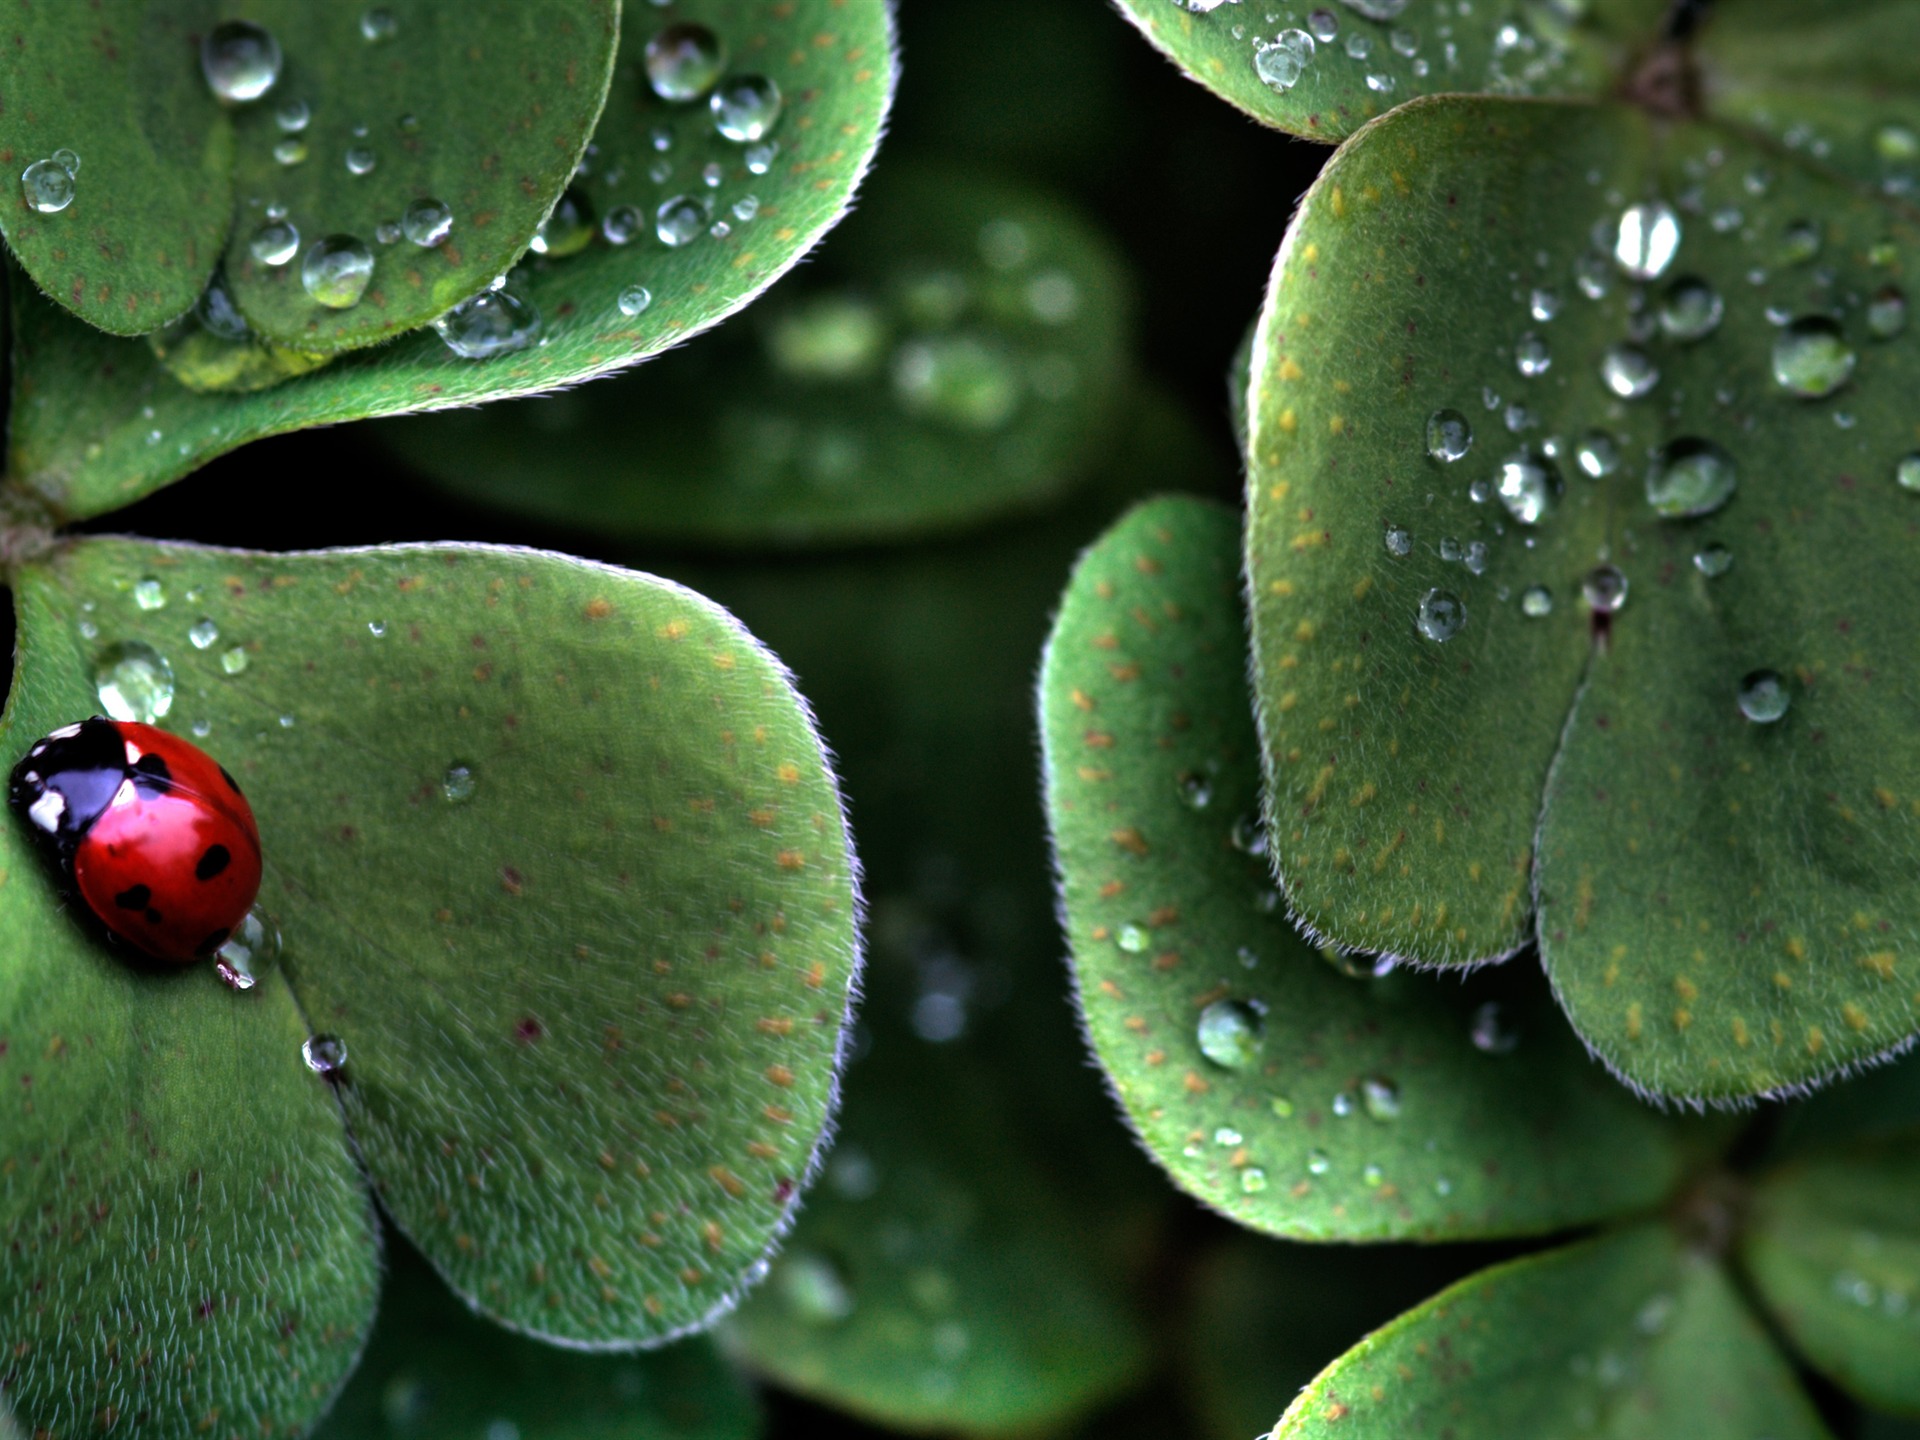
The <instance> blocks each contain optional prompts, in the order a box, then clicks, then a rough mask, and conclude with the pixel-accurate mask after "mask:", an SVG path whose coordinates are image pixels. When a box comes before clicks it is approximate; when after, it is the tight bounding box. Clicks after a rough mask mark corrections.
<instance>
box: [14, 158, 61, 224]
mask: <svg viewBox="0 0 1920 1440" xmlns="http://www.w3.org/2000/svg"><path fill="white" fill-rule="evenodd" d="M20 190H21V193H22V194H24V195H25V196H26V198H27V204H28V205H29V206H31V207H32V208H33V209H35V210H37V211H39V213H40V214H42V215H57V214H58V213H59V212H60V211H62V210H64V209H66V208H67V206H69V205H71V204H72V203H73V192H74V182H73V172H72V171H70V170H68V169H67V167H66V166H64V165H62V164H61V163H60V162H59V161H58V160H36V161H34V162H33V163H32V164H31V165H29V166H27V168H26V169H24V170H22V171H21V172H20Z"/></svg>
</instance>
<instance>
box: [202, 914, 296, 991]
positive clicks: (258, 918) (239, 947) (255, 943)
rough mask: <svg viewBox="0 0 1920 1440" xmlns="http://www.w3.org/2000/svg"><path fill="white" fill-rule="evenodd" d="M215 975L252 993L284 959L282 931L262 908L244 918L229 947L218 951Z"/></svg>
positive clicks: (215, 956)
mask: <svg viewBox="0 0 1920 1440" xmlns="http://www.w3.org/2000/svg"><path fill="white" fill-rule="evenodd" d="M213 959H214V966H213V968H214V973H215V974H217V975H218V976H219V977H220V979H221V980H222V981H223V982H224V983H225V984H227V985H229V986H231V987H232V988H233V989H235V990H251V989H253V987H254V986H256V985H258V984H259V983H260V982H261V981H262V980H264V979H266V978H267V976H268V975H269V974H270V973H272V970H273V967H274V965H275V963H276V962H278V960H279V959H280V928H279V927H278V926H277V925H275V924H274V923H273V921H272V920H271V919H269V918H268V917H267V916H266V915H264V914H262V913H261V911H260V909H259V907H258V906H255V907H254V908H253V909H251V910H249V911H248V912H247V913H246V915H245V916H243V917H242V918H241V921H240V925H239V928H237V929H236V930H235V931H234V932H233V934H232V935H230V936H228V937H227V942H226V944H224V945H222V946H221V947H220V948H219V949H218V950H216V951H214V956H213Z"/></svg>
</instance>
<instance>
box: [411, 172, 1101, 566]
mask: <svg viewBox="0 0 1920 1440" xmlns="http://www.w3.org/2000/svg"><path fill="white" fill-rule="evenodd" d="M1131 310H1132V296H1131V294H1130V287H1129V285H1128V281H1127V277H1126V274H1125V271H1124V269H1123V267H1122V264H1121V262H1120V259H1119V257H1118V256H1117V255H1115V254H1114V253H1113V251H1112V249H1111V247H1110V246H1109V245H1108V243H1107V242H1106V240H1105V239H1104V237H1103V236H1102V235H1101V234H1100V233H1099V231H1098V230H1097V229H1096V228H1094V227H1093V226H1092V225H1090V224H1089V223H1088V222H1087V221H1086V220H1085V219H1084V218H1083V217H1081V216H1080V215H1078V214H1076V213H1075V212H1074V211H1073V210H1072V209H1071V208H1070V207H1068V206H1066V205H1064V204H1061V203H1060V202H1058V201H1055V200H1053V199H1052V198H1050V197H1049V196H1047V195H1046V194H1045V193H1044V192H1036V191H1032V190H1028V189H1025V188H1022V187H1017V186H1012V185H1005V184H1000V183H996V182H994V181H992V180H990V179H988V178H985V177H983V176H981V175H979V174H977V173H974V172H970V171H967V170H954V169H947V168H942V167H928V166H919V167H915V166H911V165H908V166H904V167H903V166H902V165H900V164H898V163H895V164H890V165H889V166H888V167H887V168H886V169H885V170H883V171H882V172H881V174H879V175H878V176H877V177H876V178H875V180H874V182H873V185H872V187H871V189H870V190H869V192H868V193H867V195H866V196H865V198H864V200H863V203H862V205H861V207H860V211H859V213H858V214H857V215H856V216H855V217H854V218H853V219H851V220H850V221H849V223H848V224H847V225H846V227H845V228H844V229H843V230H841V231H839V232H838V233H836V234H835V236H834V239H833V243H832V244H831V245H829V246H827V247H826V249H825V251H824V252H823V253H822V255H821V259H820V263H819V264H818V265H817V266H814V267H810V268H809V270H808V271H807V272H806V273H805V274H804V275H802V276H796V277H795V283H794V284H792V285H789V286H786V287H783V288H782V290H781V291H780V293H779V294H778V295H776V296H774V297H772V298H771V299H770V300H769V301H768V303H767V304H765V305H763V306H761V307H759V308H758V309H757V310H756V311H755V312H754V314H753V316H752V317H751V318H750V319H748V320H745V321H743V322H742V323H741V324H739V325H736V326H732V327H730V328H728V329H727V330H725V331H723V332H721V333H720V334H718V335H716V336H714V337H713V338H712V339H711V340H709V341H707V342H706V343H704V344H701V345H699V346H696V347H693V348H690V349H689V350H687V351H685V352H683V353H680V354H676V355H673V356H670V357H663V358H662V360H661V361H660V362H659V363H656V364H654V365H650V366H648V367H647V368H646V369H645V370H642V371H638V372H636V373H634V374H633V375H630V376H627V377H624V378H622V379H620V380H618V381H616V382H614V383H611V384H608V385H601V386H594V387H592V388H591V389H587V390H582V391H578V392H574V393H570V394H567V395H564V396H554V397H549V398H546V399H542V400H536V401H531V402H529V403H527V404H523V405H514V406H503V407H495V408H493V409H490V410H485V411H466V412H457V413H451V414H447V415H436V416H425V417H420V418H416V419H411V420H408V421H406V422H404V423H396V424H393V425H390V426H387V427H385V429H384V433H385V438H386V440H387V442H388V444H390V445H391V446H392V447H393V449H394V450H395V451H396V452H397V453H398V454H399V455H400V456H401V458H402V459H403V460H405V461H407V462H408V463H409V464H410V465H411V466H412V467H413V468H415V469H417V470H419V471H421V472H422V473H423V474H425V475H427V476H429V477H431V478H432V479H433V480H434V481H435V482H436V483H438V484H440V485H443V486H445V487H447V488H448V489H449V490H451V491H453V492H454V493H455V494H457V495H460V496H462V497H464V498H468V499H476V500H480V501H483V502H485V503H490V504H495V505H500V506H503V507H505V508H507V509H511V510H515V511H519V512H522V513H525V514H527V515H530V516H533V517H535V518H538V519H541V520H546V521H552V522H558V523H561V524H568V525H574V526H580V527H586V528H590V529H593V530H595V531H600V532H606V533H611V534H615V535H631V536H635V537H645V538H653V539H660V540H668V541H681V542H693V543H699V544H706V545H714V546H721V547H726V548H736V547H746V546H764V545H768V544H776V545H779V544H784V545H802V544H833V543H846V542H848V541H874V540H890V539H898V538H901V537H903V536H908V535H914V534H920V533H924V532H928V531H940V530H947V529H952V528H954V527H956V526H959V525H963V524H966V523H969V522H974V521H978V520H979V519H981V518H983V517H986V516H989V515H992V514H995V513H998V512H1002V511H1006V510H1009V509H1030V508H1034V507H1036V506H1038V505H1040V504H1042V503H1044V502H1046V501H1048V500H1050V499H1052V498H1053V497H1054V496H1055V495H1056V494H1057V493H1058V492H1059V491H1060V490H1061V489H1062V488H1064V486H1065V485H1066V484H1067V483H1068V482H1069V481H1071V480H1074V479H1077V478H1079V477H1080V476H1081V475H1083V474H1084V473H1085V472H1086V470H1087V469H1088V468H1089V466H1090V465H1091V464H1092V463H1094V462H1095V461H1097V460H1098V459H1099V458H1100V456H1101V454H1102V453H1103V451H1104V450H1105V449H1106V448H1107V447H1108V446H1109V444H1110V443H1111V440H1110V437H1111V435H1112V433H1113V427H1114V422H1115V419H1116V412H1117V410H1118V409H1119V407H1120V404H1121V403H1122V394H1121V392H1122V382H1123V379H1124V376H1125V373H1126V370H1127V362H1128V355H1127V350H1128V341H1129V339H1130V331H1131V328H1132V327H1131V324H1130V312H1131Z"/></svg>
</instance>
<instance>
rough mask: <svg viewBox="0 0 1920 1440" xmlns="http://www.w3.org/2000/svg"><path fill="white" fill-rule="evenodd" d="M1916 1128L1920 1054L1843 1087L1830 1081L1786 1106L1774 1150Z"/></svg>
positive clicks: (1876, 1069) (1919, 1122) (1785, 1151)
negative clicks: (1814, 1093)
mask: <svg viewBox="0 0 1920 1440" xmlns="http://www.w3.org/2000/svg"><path fill="white" fill-rule="evenodd" d="M1916 1127H1920V1052H1910V1053H1908V1054H1907V1055H1905V1056H1904V1057H1902V1058H1901V1059H1899V1060H1897V1061H1895V1062H1894V1063H1893V1064H1891V1065H1878V1066H1875V1067H1874V1068H1873V1069H1871V1070H1869V1071H1867V1072H1866V1073H1865V1074H1863V1075H1854V1076H1851V1077H1849V1078H1848V1080H1847V1082H1846V1084H1844V1085H1829V1086H1827V1087H1826V1088H1825V1089H1824V1090H1821V1091H1820V1092H1819V1093H1818V1094H1816V1095H1813V1096H1811V1097H1810V1098H1808V1099H1807V1100H1805V1101H1803V1102H1802V1103H1800V1104H1797V1105H1794V1106H1792V1107H1790V1108H1789V1109H1788V1110H1787V1112H1786V1114H1785V1115H1784V1116H1783V1117H1782V1118H1781V1122H1780V1128H1779V1131H1778V1133H1777V1134H1776V1136H1775V1140H1774V1145H1773V1146H1772V1150H1773V1153H1775V1154H1778V1155H1789V1154H1796V1153H1799V1152H1801V1151H1804V1150H1806V1149H1808V1148H1810V1147H1812V1146H1816V1145H1824V1144H1832V1143H1835V1142H1837V1141H1841V1140H1852V1139H1855V1138H1858V1137H1864V1136H1868V1135H1885V1134H1887V1133H1889V1132H1891V1131H1896V1130H1907V1129H1912V1128H1916Z"/></svg>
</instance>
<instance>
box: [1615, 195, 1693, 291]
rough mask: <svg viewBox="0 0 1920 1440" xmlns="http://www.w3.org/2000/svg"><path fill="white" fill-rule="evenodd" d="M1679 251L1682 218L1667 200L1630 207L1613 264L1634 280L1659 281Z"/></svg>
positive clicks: (1624, 214) (1622, 219)
mask: <svg viewBox="0 0 1920 1440" xmlns="http://www.w3.org/2000/svg"><path fill="white" fill-rule="evenodd" d="M1679 248H1680V217H1679V216H1678V215H1676V214H1675V213H1674V211H1673V207H1672V206H1671V205H1669V204H1667V203H1666V201H1664V200H1651V201H1647V202H1645V203H1642V204H1639V205H1632V206H1629V207H1628V208H1627V209H1626V210H1625V211H1623V212H1622V213H1621V216H1620V226H1619V229H1618V231H1617V232H1616V233H1615V237H1614V242H1613V259H1614V263H1615V264H1616V265H1618V266H1619V267H1620V269H1621V270H1622V271H1623V272H1625V273H1626V274H1627V276H1628V277H1630V278H1631V279H1634V280H1658V279H1659V278H1660V277H1661V276H1662V275H1664V274H1666V271H1667V267H1668V266H1669V265H1671V264H1672V263H1673V256H1674V252H1675V251H1676V250H1678V249H1679Z"/></svg>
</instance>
